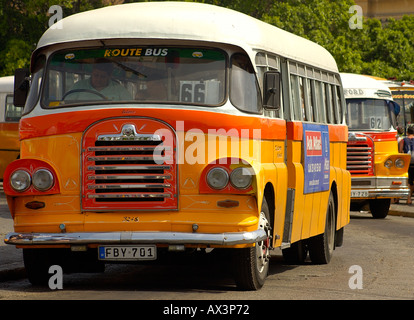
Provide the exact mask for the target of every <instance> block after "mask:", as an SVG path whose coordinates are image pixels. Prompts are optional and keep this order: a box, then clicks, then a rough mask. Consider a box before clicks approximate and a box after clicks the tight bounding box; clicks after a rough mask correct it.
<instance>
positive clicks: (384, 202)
mask: <svg viewBox="0 0 414 320" xmlns="http://www.w3.org/2000/svg"><path fill="white" fill-rule="evenodd" d="M390 205H391V199H372V200H369V210H370V211H371V214H372V217H373V218H374V219H384V218H385V217H386V216H387V215H388V211H390Z"/></svg>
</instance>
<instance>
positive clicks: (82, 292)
mask: <svg viewBox="0 0 414 320" xmlns="http://www.w3.org/2000/svg"><path fill="white" fill-rule="evenodd" d="M16 250H18V249H16ZM225 265H226V257H225V256H224V257H220V259H216V258H215V257H214V256H211V255H209V256H207V257H202V258H198V257H197V258H192V259H188V260H184V259H182V260H181V262H180V261H178V262H177V261H173V262H172V263H170V264H167V265H162V266H160V265H156V266H142V265H123V264H122V265H113V264H112V265H107V267H106V271H105V272H104V273H92V274H69V275H66V274H64V275H63V282H62V289H54V290H52V289H50V288H48V287H34V286H32V285H31V284H30V283H29V281H28V280H27V279H25V278H23V279H17V280H7V281H3V282H0V299H3V300H10V299H13V300H27V299H31V300H37V299H41V300H72V299H76V300H107V299H108V300H109V299H110V300H147V301H148V300H158V301H159V300H165V301H163V302H162V303H165V308H167V309H165V312H174V309H173V308H174V305H173V304H174V301H177V303H178V300H204V301H209V303H215V304H226V301H232V300H233V301H232V303H233V304H234V302H235V301H247V300H249V301H250V300H260V301H263V300H281V299H284V300H285V299H289V300H290V299H295V300H305V299H316V300H322V299H323V300H338V299H341V300H343V299H346V300H348V299H352V300H367V299H368V300H383V299H384V300H389V299H409V300H412V299H414V271H413V267H414V218H406V217H398V216H388V217H387V218H386V219H383V220H381V219H380V220H374V219H372V217H371V215H370V214H363V213H357V212H352V213H351V222H350V224H349V225H348V226H347V227H346V229H345V238H344V245H343V247H341V248H337V249H336V250H335V252H334V256H333V258H332V260H331V262H330V264H328V265H312V264H311V262H310V261H309V260H307V261H306V262H305V264H303V265H288V264H286V263H284V261H283V258H282V256H281V251H280V250H279V249H276V250H275V251H274V252H273V257H272V261H271V268H270V272H269V276H268V279H267V281H266V283H265V285H264V287H263V288H262V289H261V290H259V291H254V292H243V291H238V290H237V289H236V287H235V285H234V283H233V280H232V278H231V276H230V273H229V271H228V270H227V269H226V268H225ZM228 303H230V302H228ZM252 303H253V302H252ZM144 305H145V304H144ZM248 307H249V305H248V303H247V305H246V308H248ZM220 308H222V307H220ZM225 308H226V310H227V312H228V311H229V310H230V309H229V306H227V307H226V306H225ZM240 308H241V307H240ZM206 310H207V309H206ZM206 310H203V311H204V312H206ZM211 310H213V309H211ZM216 310H219V311H223V310H224V309H216ZM233 310H234V308H233ZM176 311H177V312H179V311H181V312H187V311H188V312H190V311H191V310H190V309H188V310H186V309H181V310H178V309H177V310H176ZM240 311H245V310H242V309H240ZM233 312H234V311H233ZM187 316H190V315H189V314H188V315H187Z"/></svg>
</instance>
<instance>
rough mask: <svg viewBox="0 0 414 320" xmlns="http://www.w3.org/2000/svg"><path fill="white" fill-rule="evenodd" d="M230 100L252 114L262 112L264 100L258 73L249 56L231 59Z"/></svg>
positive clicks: (237, 54)
mask: <svg viewBox="0 0 414 320" xmlns="http://www.w3.org/2000/svg"><path fill="white" fill-rule="evenodd" d="M230 100H231V102H232V103H233V105H234V106H236V107H237V108H238V109H240V110H242V111H246V112H251V113H259V112H261V111H262V99H261V94H260V89H259V84H258V82H257V79H256V73H255V71H254V69H253V66H252V64H251V62H250V59H249V57H248V56H247V55H245V54H241V53H236V54H234V55H233V56H232V58H231V78H230Z"/></svg>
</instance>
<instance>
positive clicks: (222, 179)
mask: <svg viewBox="0 0 414 320" xmlns="http://www.w3.org/2000/svg"><path fill="white" fill-rule="evenodd" d="M207 183H208V185H209V186H210V187H211V188H213V189H216V190H220V189H223V188H224V187H225V186H227V184H228V183H229V174H228V173H227V171H226V170H224V169H223V168H213V169H211V170H210V171H209V172H208V173H207Z"/></svg>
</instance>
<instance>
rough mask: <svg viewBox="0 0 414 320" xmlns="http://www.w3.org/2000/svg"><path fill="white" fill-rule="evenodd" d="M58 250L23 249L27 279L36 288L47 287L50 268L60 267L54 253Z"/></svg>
mask: <svg viewBox="0 0 414 320" xmlns="http://www.w3.org/2000/svg"><path fill="white" fill-rule="evenodd" d="M56 250H57V249H23V261H24V266H25V268H26V274H27V278H28V279H29V281H30V283H31V284H32V285H35V286H47V285H48V282H49V278H50V277H51V275H50V274H49V268H50V266H52V265H54V264H58V265H59V261H57V260H56V259H55V258H56V256H55V255H54V253H55V252H56Z"/></svg>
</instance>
